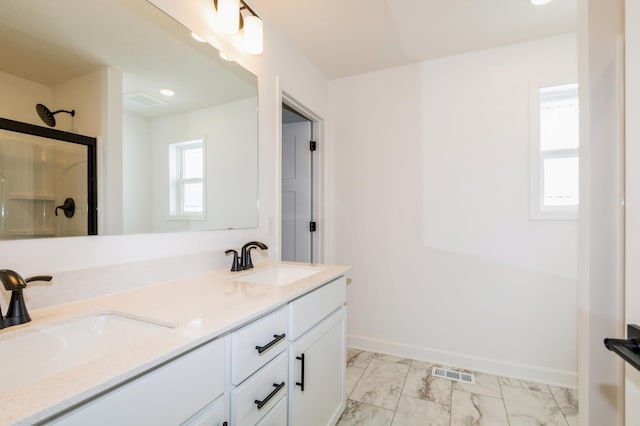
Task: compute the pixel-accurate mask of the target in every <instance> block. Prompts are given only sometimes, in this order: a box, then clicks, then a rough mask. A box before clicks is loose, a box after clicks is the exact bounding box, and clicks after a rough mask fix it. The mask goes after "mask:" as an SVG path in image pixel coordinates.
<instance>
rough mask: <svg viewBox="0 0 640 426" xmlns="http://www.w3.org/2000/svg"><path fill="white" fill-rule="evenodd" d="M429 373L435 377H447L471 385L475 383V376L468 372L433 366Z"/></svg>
mask: <svg viewBox="0 0 640 426" xmlns="http://www.w3.org/2000/svg"><path fill="white" fill-rule="evenodd" d="M431 374H432V375H433V376H435V377H442V378H443V379H449V380H453V381H455V382H463V383H470V384H472V385H475V384H476V378H475V377H474V376H473V374H469V373H460V372H458V371H453V370H447V369H446V368H441V367H433V370H431Z"/></svg>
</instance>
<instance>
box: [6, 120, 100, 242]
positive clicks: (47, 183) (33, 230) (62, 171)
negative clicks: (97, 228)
mask: <svg viewBox="0 0 640 426" xmlns="http://www.w3.org/2000/svg"><path fill="white" fill-rule="evenodd" d="M87 194H88V191H87V147H86V146H83V145H76V144H71V143H68V142H61V141H55V140H49V139H45V138H40V137H36V136H30V135H24V134H20V133H15V132H9V131H5V130H2V131H0V239H19V238H43V237H54V236H76V235H86V234H87V223H88V220H87V202H88V199H87ZM66 198H73V200H74V202H75V205H76V210H75V213H74V215H73V217H71V218H67V217H66V216H65V215H64V212H63V211H62V210H61V209H58V215H57V216H56V214H55V212H56V207H57V206H60V205H62V204H63V203H64V200H65V199H66Z"/></svg>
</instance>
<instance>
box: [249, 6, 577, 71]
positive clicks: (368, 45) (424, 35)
mask: <svg viewBox="0 0 640 426" xmlns="http://www.w3.org/2000/svg"><path fill="white" fill-rule="evenodd" d="M249 3H252V6H253V4H255V6H256V8H257V9H258V10H259V12H260V13H261V14H262V17H263V18H264V19H265V20H267V21H270V22H272V23H273V24H274V25H275V26H276V27H277V28H278V29H279V30H280V31H282V32H283V33H284V34H285V35H286V36H287V37H288V38H289V39H291V40H292V41H293V42H294V43H295V44H296V45H297V47H298V48H299V49H300V50H301V51H302V52H303V53H304V54H305V55H306V56H307V57H308V58H309V59H310V60H311V61H312V62H313V63H315V64H316V66H317V67H318V68H319V69H320V71H321V72H322V73H323V74H324V75H325V76H326V77H327V78H328V79H334V78H341V77H346V76H349V75H354V74H360V73H365V72H370V71H376V70H380V69H385V68H391V67H395V66H399V65H405V64H409V63H414V62H420V61H424V60H428V59H435V58H440V57H444V56H450V55H456V54H461V53H466V52H471V51H474V50H479V49H487V48H492V47H498V46H504V45H507V44H512V43H519V42H525V41H529V40H535V39H540V38H545V37H551V36H555V35H560V34H566V33H570V32H574V31H576V15H577V0H553V1H552V2H551V3H548V4H545V5H542V6H533V5H532V4H531V3H530V1H529V0H323V1H308V0H307V1H301V0H253V1H251V0H249Z"/></svg>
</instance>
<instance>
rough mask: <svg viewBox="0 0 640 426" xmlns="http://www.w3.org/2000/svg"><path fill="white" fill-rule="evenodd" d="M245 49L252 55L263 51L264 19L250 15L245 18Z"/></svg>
mask: <svg viewBox="0 0 640 426" xmlns="http://www.w3.org/2000/svg"><path fill="white" fill-rule="evenodd" d="M242 31H243V33H244V34H243V40H244V50H245V52H247V53H250V54H252V55H259V54H261V53H262V47H263V35H262V34H263V33H262V19H260V18H258V17H257V16H253V15H249V16H246V17H245V18H244V28H243V30H242Z"/></svg>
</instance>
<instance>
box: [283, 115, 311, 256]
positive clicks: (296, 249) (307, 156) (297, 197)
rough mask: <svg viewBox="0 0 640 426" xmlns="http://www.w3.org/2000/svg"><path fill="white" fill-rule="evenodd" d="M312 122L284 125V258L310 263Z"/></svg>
mask: <svg viewBox="0 0 640 426" xmlns="http://www.w3.org/2000/svg"><path fill="white" fill-rule="evenodd" d="M310 141H311V122H309V121H305V122H300V123H289V124H283V125H282V260H289V261H296V262H311V232H310V231H309V223H310V221H311V200H312V197H311V151H310V149H309V143H310Z"/></svg>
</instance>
